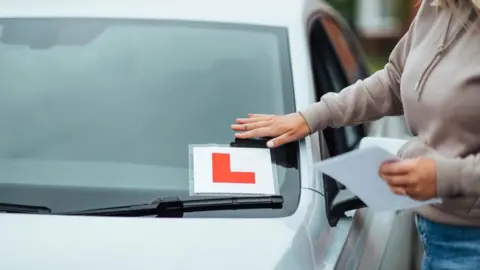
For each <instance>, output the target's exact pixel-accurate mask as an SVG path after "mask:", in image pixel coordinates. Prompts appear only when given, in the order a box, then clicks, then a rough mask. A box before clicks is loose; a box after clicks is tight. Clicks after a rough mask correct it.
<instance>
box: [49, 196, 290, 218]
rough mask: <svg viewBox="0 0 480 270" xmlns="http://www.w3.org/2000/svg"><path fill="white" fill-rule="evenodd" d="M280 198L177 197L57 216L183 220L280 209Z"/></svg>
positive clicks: (281, 199)
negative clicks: (198, 214)
mask: <svg viewBox="0 0 480 270" xmlns="http://www.w3.org/2000/svg"><path fill="white" fill-rule="evenodd" d="M282 206H283V196H255V197H229V198H207V199H195V200H185V201H182V200H181V199H180V198H179V197H173V198H161V199H158V200H156V201H154V202H153V203H150V204H138V205H126V206H119V207H109V208H99V209H90V210H83V211H74V212H66V213H58V214H59V215H80V216H117V217H141V216H154V215H155V216H157V217H183V214H184V213H188V212H202V211H218V210H240V209H269V208H270V209H280V208H282Z"/></svg>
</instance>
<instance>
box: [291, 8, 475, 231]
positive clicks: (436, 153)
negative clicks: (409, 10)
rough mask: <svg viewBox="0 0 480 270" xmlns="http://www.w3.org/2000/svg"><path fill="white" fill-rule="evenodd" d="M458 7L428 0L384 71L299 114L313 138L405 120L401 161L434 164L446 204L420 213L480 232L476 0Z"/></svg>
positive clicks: (323, 98)
mask: <svg viewBox="0 0 480 270" xmlns="http://www.w3.org/2000/svg"><path fill="white" fill-rule="evenodd" d="M459 3H460V4H459V5H460V6H459V9H457V10H455V11H451V10H449V9H439V8H436V7H432V6H431V5H430V1H425V0H424V1H422V5H421V7H420V9H419V11H418V13H417V16H416V18H415V19H414V21H413V23H412V25H411V26H410V29H409V30H408V32H407V33H406V34H405V36H404V37H403V38H402V39H401V40H400V41H399V43H398V44H397V46H396V47H395V49H394V50H393V52H392V54H391V55H390V58H389V62H388V63H387V64H386V66H385V68H384V69H383V70H380V71H378V72H376V73H374V74H372V75H371V76H370V77H368V78H367V79H365V80H363V81H358V82H356V83H355V84H354V85H351V86H349V87H347V88H345V89H343V90H342V91H341V92H339V93H328V94H326V95H324V96H323V97H322V98H321V100H320V101H319V102H317V103H314V104H312V105H311V106H309V107H308V108H307V109H305V110H303V111H301V112H300V113H301V114H302V116H303V117H304V118H305V120H306V122H307V124H308V125H309V127H310V130H311V131H312V132H316V131H319V130H323V129H324V128H326V127H341V126H345V125H353V124H359V123H365V122H368V121H371V120H376V119H379V118H381V117H384V116H394V115H405V119H406V122H407V125H408V127H409V129H410V131H411V132H412V134H413V137H412V139H410V140H409V141H408V142H407V143H406V144H405V145H404V146H403V147H402V148H401V149H400V150H399V152H398V155H399V156H400V157H401V158H402V159H406V158H416V157H430V158H433V159H434V160H436V164H437V166H436V167H437V191H438V196H439V197H441V198H442V199H443V203H442V204H437V205H427V206H422V207H421V208H418V209H415V210H414V211H415V212H416V213H418V214H419V215H421V216H424V217H425V218H427V219H430V220H432V221H435V222H439V223H444V224H452V225H466V226H474V227H480V43H479V42H480V20H479V19H478V18H477V17H478V15H477V12H476V11H475V10H474V8H473V5H472V4H471V3H470V1H467V0H464V1H459Z"/></svg>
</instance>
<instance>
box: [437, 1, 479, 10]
mask: <svg viewBox="0 0 480 270" xmlns="http://www.w3.org/2000/svg"><path fill="white" fill-rule="evenodd" d="M458 1H470V2H472V5H473V6H474V7H475V9H477V11H478V10H480V0H432V5H433V6H436V7H441V8H449V9H455V8H456V7H457V2H458Z"/></svg>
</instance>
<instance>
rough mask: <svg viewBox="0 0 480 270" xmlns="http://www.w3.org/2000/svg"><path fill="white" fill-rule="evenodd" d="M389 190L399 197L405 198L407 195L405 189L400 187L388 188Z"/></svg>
mask: <svg viewBox="0 0 480 270" xmlns="http://www.w3.org/2000/svg"><path fill="white" fill-rule="evenodd" d="M390 190H391V191H392V192H393V193H395V194H397V195H400V196H405V195H407V191H406V189H405V188H401V187H390Z"/></svg>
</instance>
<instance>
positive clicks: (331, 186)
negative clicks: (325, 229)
mask: <svg viewBox="0 0 480 270" xmlns="http://www.w3.org/2000/svg"><path fill="white" fill-rule="evenodd" d="M323 186H324V190H325V194H324V198H325V208H326V214H327V220H328V224H330V226H331V227H335V226H337V224H338V221H339V220H340V218H342V217H345V213H346V212H347V211H351V210H356V209H361V208H364V207H366V205H365V203H364V202H363V201H362V200H360V199H359V198H358V197H357V196H352V193H350V192H349V191H348V190H341V189H340V188H339V186H338V184H337V181H335V179H333V178H331V177H330V176H328V175H325V174H324V175H323Z"/></svg>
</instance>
